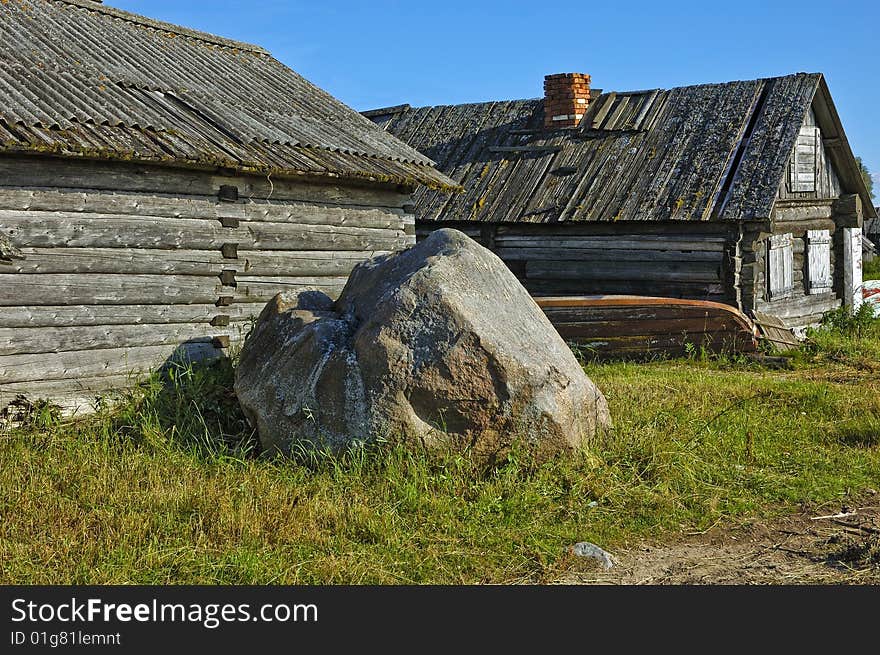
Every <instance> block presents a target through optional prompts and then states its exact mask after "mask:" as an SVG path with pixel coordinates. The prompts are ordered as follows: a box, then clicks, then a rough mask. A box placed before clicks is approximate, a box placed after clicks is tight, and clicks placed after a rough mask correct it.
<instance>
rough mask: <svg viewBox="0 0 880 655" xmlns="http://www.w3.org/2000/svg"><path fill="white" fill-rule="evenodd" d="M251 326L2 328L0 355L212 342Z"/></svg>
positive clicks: (176, 325) (197, 324) (189, 324)
mask: <svg viewBox="0 0 880 655" xmlns="http://www.w3.org/2000/svg"><path fill="white" fill-rule="evenodd" d="M247 329H248V328H247V324H246V323H238V324H235V325H233V326H226V327H215V326H212V325H210V324H208V323H194V324H191V323H166V324H162V325H157V324H140V325H95V326H83V327H57V328H56V327H34V328H26V327H17V328H0V356H2V355H24V354H39V353H53V352H60V351H70V352H72V351H78V350H99V349H106V348H129V347H135V346H159V345H164V344H178V343H184V342H186V343H196V342H200V341H204V342H209V341H211V340H212V339H213V338H215V337H218V336H221V335H224V336H234V337H236V338H238V339H242V338H243V337H244V334H245V333H246V332H247Z"/></svg>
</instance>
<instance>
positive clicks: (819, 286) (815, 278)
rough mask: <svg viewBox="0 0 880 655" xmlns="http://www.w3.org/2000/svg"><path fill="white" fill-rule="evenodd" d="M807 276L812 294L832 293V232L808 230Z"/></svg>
mask: <svg viewBox="0 0 880 655" xmlns="http://www.w3.org/2000/svg"><path fill="white" fill-rule="evenodd" d="M807 274H808V275H809V278H808V279H809V280H810V288H809V292H810V293H811V294H816V293H828V292H829V291H831V287H832V280H831V232H830V231H828V230H807Z"/></svg>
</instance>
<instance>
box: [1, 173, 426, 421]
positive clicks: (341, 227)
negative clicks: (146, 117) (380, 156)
mask: <svg viewBox="0 0 880 655" xmlns="http://www.w3.org/2000/svg"><path fill="white" fill-rule="evenodd" d="M221 187H225V188H224V192H223V195H226V196H232V197H230V198H229V199H228V200H221V198H220V197H219V194H220V189H221ZM230 187H235V188H236V189H237V193H238V198H237V199H235V198H234V195H235V194H234V193H231V194H230V191H231V189H230ZM409 198H410V196H409V195H408V194H406V193H401V192H400V191H398V190H396V189H383V188H377V187H367V186H363V187H355V186H346V185H344V184H336V185H318V184H310V183H305V182H296V181H285V180H271V179H266V178H258V177H245V176H221V175H212V174H209V173H204V172H196V171H186V170H172V169H163V168H156V167H144V166H134V165H127V164H107V163H98V162H85V161H83V162H71V161H66V160H61V159H37V158H26V157H17V158H13V157H5V158H0V233H2V234H4V235H5V236H7V237H8V238H9V239H10V241H11V242H12V244H13V245H15V246H17V247H18V248H19V249H20V250H21V253H22V255H23V256H24V259H21V260H13V261H12V263H11V264H8V265H4V266H2V267H0V410H2V408H3V407H5V406H6V405H7V404H8V403H9V402H10V401H11V400H13V399H14V398H15V397H16V396H17V395H18V394H21V393H24V394H26V395H28V396H29V397H31V398H36V397H49V398H50V399H52V400H54V401H56V402H58V403H59V404H61V405H62V406H64V407H66V408H68V409H74V408H78V407H80V406H82V405H83V404H84V403H86V402H87V401H89V400H91V399H92V398H93V397H94V395H96V394H97V393H98V392H100V391H104V390H106V389H110V388H116V387H119V386H121V385H125V384H126V383H127V382H128V381H129V379H130V375H131V374H132V372H135V373H136V372H139V371H146V370H151V369H154V368H156V367H157V366H160V365H161V364H163V363H164V362H165V361H166V360H168V359H169V358H171V357H185V358H195V359H201V358H206V357H217V356H223V354H224V353H225V352H226V349H227V348H228V347H229V345H230V344H234V343H235V342H236V341H239V340H240V339H242V338H243V336H244V335H245V334H246V332H247V329H248V328H249V324H250V319H251V318H252V317H254V316H255V315H257V314H258V313H259V312H260V310H261V309H262V307H263V306H264V304H265V302H266V301H267V300H268V299H269V298H271V297H272V296H273V295H274V294H275V293H277V292H278V291H281V290H286V289H296V288H310V289H320V290H322V291H324V292H326V293H328V294H329V295H331V296H334V295H336V294H338V293H339V292H340V291H341V289H342V286H343V285H344V284H345V281H346V279H347V276H348V274H349V272H350V271H351V269H352V268H353V267H354V266H355V265H356V264H357V263H358V262H360V261H363V260H364V259H367V258H369V257H372V256H374V255H377V254H382V253H387V252H391V251H395V250H399V249H401V248H404V247H406V246H408V245H411V244H412V243H413V242H414V240H415V237H414V222H413V217H412V216H411V215H409V214H407V213H406V211H404V209H403V206H404V204H405V203H407V202H409Z"/></svg>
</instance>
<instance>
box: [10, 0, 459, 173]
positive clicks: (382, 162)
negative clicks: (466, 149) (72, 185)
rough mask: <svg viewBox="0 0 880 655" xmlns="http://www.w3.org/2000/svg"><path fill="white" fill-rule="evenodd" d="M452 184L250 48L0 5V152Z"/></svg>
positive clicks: (55, 5)
mask: <svg viewBox="0 0 880 655" xmlns="http://www.w3.org/2000/svg"><path fill="white" fill-rule="evenodd" d="M2 151H7V152H28V153H44V154H53V155H62V156H82V157H88V158H95V159H120V160H126V161H132V160H133V161H140V162H155V163H159V164H167V165H173V166H180V165H184V166H197V167H201V166H209V167H223V168H231V169H235V170H239V171H246V172H255V173H261V174H267V173H274V174H278V175H302V174H306V175H314V176H331V177H343V178H357V179H366V180H378V181H384V182H392V183H401V184H417V183H421V184H425V185H427V186H429V187H432V188H447V189H448V188H450V187H451V186H453V185H452V184H451V182H450V180H448V179H447V178H446V177H445V176H443V175H442V174H440V173H438V172H437V171H436V170H434V169H433V167H432V164H433V162H431V160H430V159H429V158H428V157H426V156H425V155H423V154H421V153H419V152H417V151H416V150H414V149H413V148H410V147H409V146H407V145H405V144H404V143H401V142H400V141H398V140H397V139H395V138H393V137H390V136H389V135H388V134H386V133H385V132H383V131H382V130H379V129H377V128H376V126H375V125H374V124H373V123H371V122H370V121H369V120H367V119H365V118H364V117H363V116H361V115H359V114H358V113H357V112H355V111H354V110H352V109H350V108H349V107H347V106H345V105H344V104H342V103H341V102H339V101H338V100H336V99H335V98H333V97H332V96H330V95H329V94H327V93H325V92H324V91H322V90H321V89H319V88H317V87H316V86H314V85H313V84H311V83H309V82H308V81H306V80H305V79H303V78H302V77H300V76H299V75H297V74H296V73H295V72H294V71H292V70H290V69H289V68H287V67H286V66H284V65H283V64H282V63H281V62H279V61H277V60H276V59H274V58H272V56H271V55H269V53H268V52H266V51H265V50H263V49H262V48H259V47H256V46H253V45H248V44H245V43H239V42H236V41H230V40H228V39H224V38H220V37H217V36H213V35H210V34H205V33H202V32H196V31H194V30H190V29H187V28H183V27H179V26H176V25H171V24H168V23H162V22H159V21H154V20H151V19H148V18H144V17H141V16H137V15H135V14H130V13H127V12H123V11H120V10H118V9H113V8H111V7H106V6H103V5H101V4H98V3H96V2H91V1H89V0H27V2H24V1H22V0H3V2H2V4H0V152H2Z"/></svg>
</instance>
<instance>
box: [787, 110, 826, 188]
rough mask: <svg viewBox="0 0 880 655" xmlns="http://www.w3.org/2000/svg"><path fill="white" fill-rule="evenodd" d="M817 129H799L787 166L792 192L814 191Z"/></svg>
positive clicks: (817, 157)
mask: <svg viewBox="0 0 880 655" xmlns="http://www.w3.org/2000/svg"><path fill="white" fill-rule="evenodd" d="M820 143H821V141H820V138H819V128H818V127H813V126H810V125H804V126H803V127H801V131H800V132H799V133H798V138H797V143H796V144H795V147H794V152H793V153H791V162H790V164H789V181H788V186H789V189H791V191H792V192H796V193H800V192H809V191H815V190H816V173H817V162H818V160H819V144H820Z"/></svg>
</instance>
